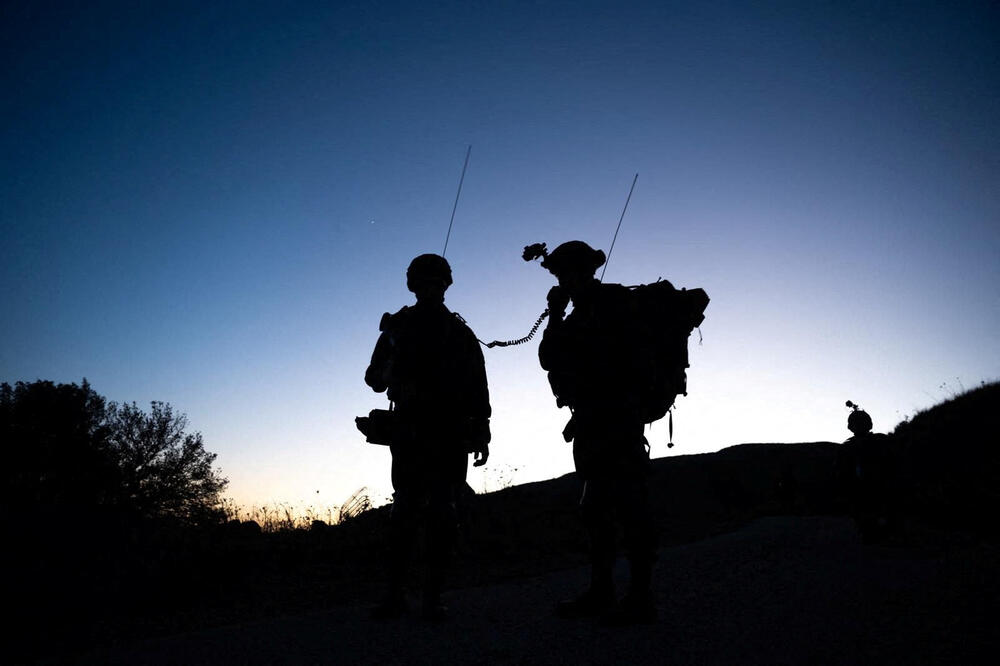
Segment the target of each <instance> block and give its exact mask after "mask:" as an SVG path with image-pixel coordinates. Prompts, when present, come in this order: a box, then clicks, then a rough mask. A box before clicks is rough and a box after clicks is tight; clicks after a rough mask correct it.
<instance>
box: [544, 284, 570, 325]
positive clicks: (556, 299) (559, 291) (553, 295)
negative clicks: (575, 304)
mask: <svg viewBox="0 0 1000 666" xmlns="http://www.w3.org/2000/svg"><path fill="white" fill-rule="evenodd" d="M545 298H546V300H548V302H549V318H550V319H562V318H563V315H565V314H566V306H567V305H569V292H567V291H566V290H565V289H563V288H562V287H560V286H559V285H556V286H554V287H552V288H551V289H549V294H548V296H546V297H545Z"/></svg>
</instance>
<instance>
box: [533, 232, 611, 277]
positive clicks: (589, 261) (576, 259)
mask: <svg viewBox="0 0 1000 666" xmlns="http://www.w3.org/2000/svg"><path fill="white" fill-rule="evenodd" d="M606 259H607V257H605V256H604V252H603V251H602V250H595V249H594V248H592V247H590V246H589V245H587V244H586V243H584V242H583V241H577V240H575V241H568V242H566V243H563V244H562V245H560V246H559V247H557V248H556V249H554V250H552V252H550V253H549V255H548V256H547V257H546V258H545V259H544V260H543V261H542V266H544V267H545V268H547V269H549V272H551V273H552V274H553V275H559V274H560V273H562V272H564V271H579V272H584V273H587V274H588V275H592V274H593V273H594V272H595V271H596V270H597V269H598V268H600V267H601V266H603V265H604V262H605V260H606Z"/></svg>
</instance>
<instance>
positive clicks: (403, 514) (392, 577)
mask: <svg viewBox="0 0 1000 666" xmlns="http://www.w3.org/2000/svg"><path fill="white" fill-rule="evenodd" d="M419 514H420V506H419V502H418V497H416V496H415V494H414V493H411V492H407V491H405V490H403V491H397V492H395V493H393V503H392V512H391V514H390V517H389V538H388V543H387V551H388V552H387V562H386V564H387V567H386V569H387V571H386V573H387V582H388V596H389V597H390V598H393V599H402V597H403V593H404V591H405V587H406V578H407V570H408V568H409V565H410V559H411V556H412V552H413V544H414V541H415V539H416V534H417V527H418V520H419Z"/></svg>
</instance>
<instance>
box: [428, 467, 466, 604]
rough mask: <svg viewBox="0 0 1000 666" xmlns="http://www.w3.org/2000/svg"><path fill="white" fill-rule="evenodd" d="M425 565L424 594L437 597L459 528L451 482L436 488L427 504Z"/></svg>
mask: <svg viewBox="0 0 1000 666" xmlns="http://www.w3.org/2000/svg"><path fill="white" fill-rule="evenodd" d="M427 513H428V515H427V566H426V569H425V574H424V597H425V599H428V600H431V601H434V600H436V599H437V598H439V597H440V595H441V591H442V589H443V588H444V579H445V575H446V573H447V571H448V567H449V565H450V564H451V558H452V551H453V549H454V546H455V537H456V532H457V529H458V515H457V509H456V506H455V492H454V488H453V486H452V485H451V484H448V485H444V486H442V487H439V488H435V489H434V490H433V491H432V493H431V496H430V498H429V503H428V507H427Z"/></svg>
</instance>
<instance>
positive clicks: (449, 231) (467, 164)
mask: <svg viewBox="0 0 1000 666" xmlns="http://www.w3.org/2000/svg"><path fill="white" fill-rule="evenodd" d="M471 153H472V144H469V149H468V150H466V151H465V164H463V165H462V177H461V178H459V180H458V192H457V193H456V194H455V205H454V206H452V207H451V221H450V222H448V235H447V236H445V237H444V250H442V251H441V256H442V257H443V256H444V255H445V254H447V252H448V239H450V238H451V226H452V225H453V224H455V211H456V210H458V198H459V197H460V196H462V183H464V182H465V170H466V169H467V168H468V166H469V155H470V154H471ZM636 175H638V174H636ZM629 196H631V193H629ZM618 224H619V225H621V222H619V223H618ZM616 233H617V232H616Z"/></svg>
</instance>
